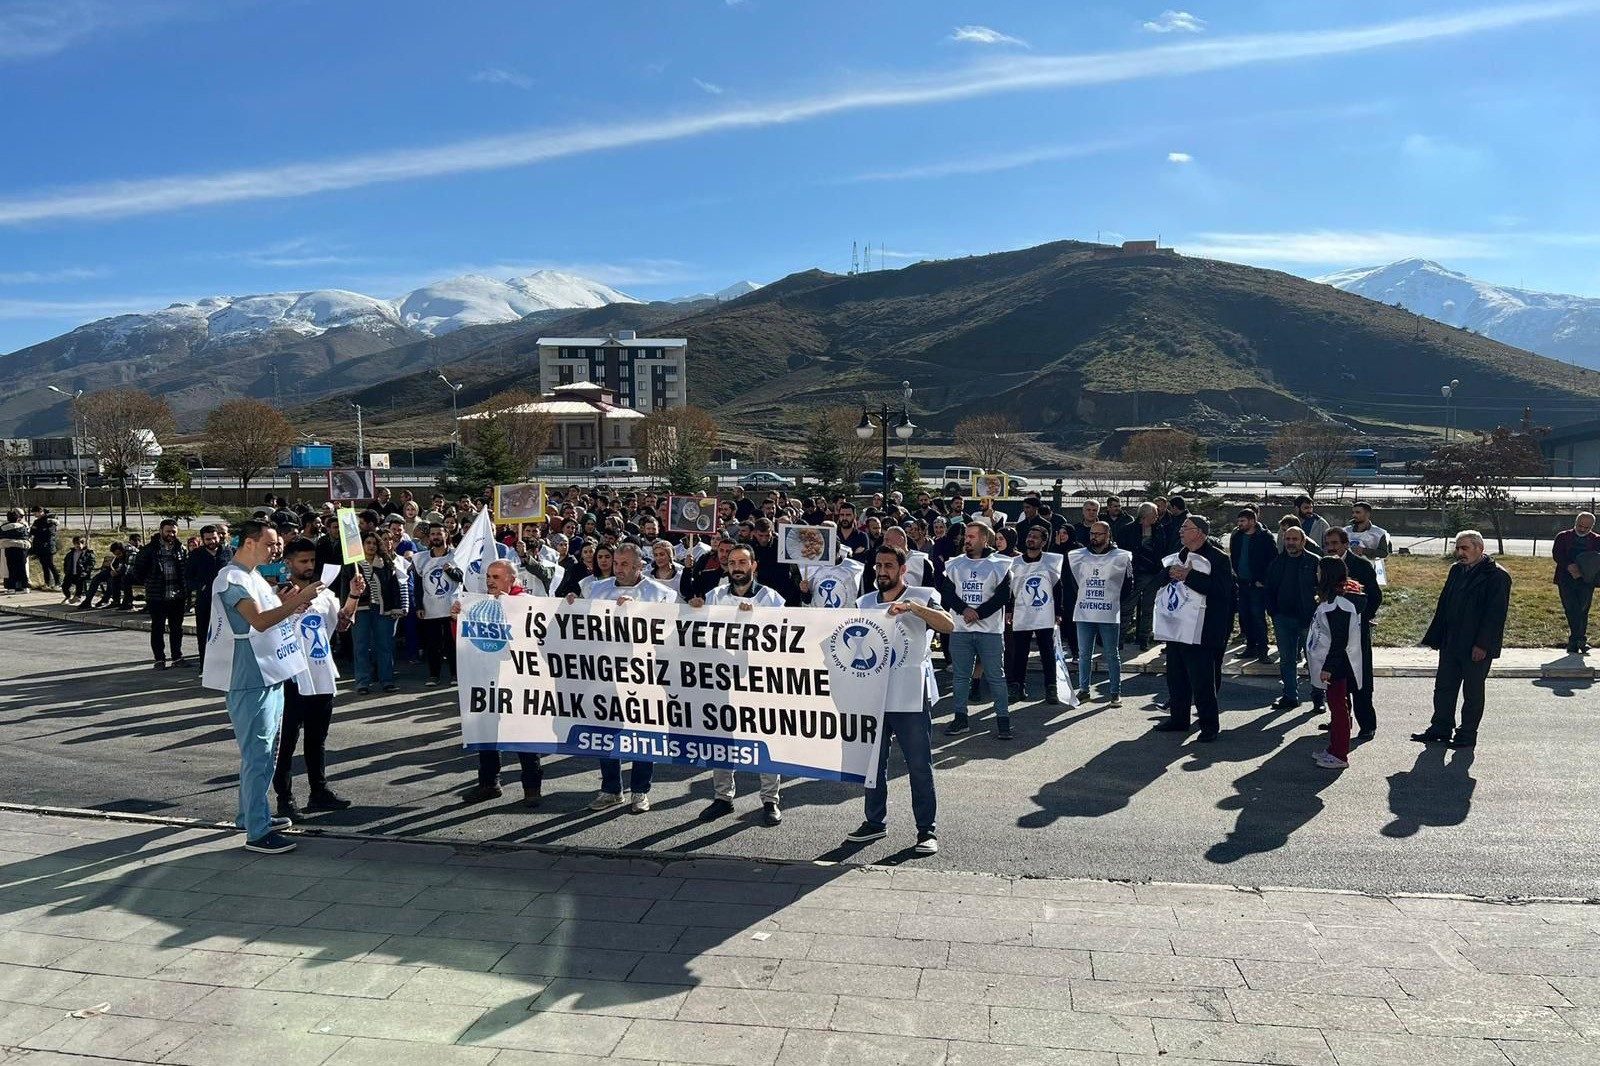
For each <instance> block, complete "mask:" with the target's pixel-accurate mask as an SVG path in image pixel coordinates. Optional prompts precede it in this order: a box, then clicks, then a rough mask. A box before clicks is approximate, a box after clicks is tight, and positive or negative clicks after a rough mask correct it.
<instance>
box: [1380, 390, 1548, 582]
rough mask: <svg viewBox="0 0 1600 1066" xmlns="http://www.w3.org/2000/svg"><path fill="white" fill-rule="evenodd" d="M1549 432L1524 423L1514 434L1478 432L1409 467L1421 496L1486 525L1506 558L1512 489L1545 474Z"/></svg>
mask: <svg viewBox="0 0 1600 1066" xmlns="http://www.w3.org/2000/svg"><path fill="white" fill-rule="evenodd" d="M1549 432H1550V430H1549V429H1547V428H1545V427H1543V426H1535V425H1533V424H1532V423H1531V421H1530V420H1529V419H1528V418H1526V417H1524V419H1523V423H1522V426H1521V427H1520V428H1518V429H1516V430H1512V429H1508V428H1506V427H1505V426H1497V427H1495V430H1494V432H1492V433H1485V432H1483V431H1482V430H1475V431H1474V432H1473V435H1472V436H1473V439H1472V440H1468V441H1462V442H1461V443H1459V444H1445V445H1441V446H1440V447H1438V448H1435V449H1434V450H1433V451H1432V453H1431V454H1430V455H1429V456H1428V458H1426V459H1423V460H1422V461H1421V462H1418V463H1414V464H1412V466H1411V472H1412V473H1414V474H1416V475H1417V481H1418V484H1417V495H1418V496H1420V497H1421V498H1422V499H1423V501H1424V502H1425V503H1427V505H1428V506H1430V507H1438V508H1439V509H1440V510H1444V509H1446V508H1449V507H1458V508H1460V510H1461V511H1462V513H1463V515H1464V516H1471V517H1472V518H1476V519H1487V520H1488V522H1489V526H1490V528H1491V529H1492V530H1493V531H1494V537H1495V541H1496V543H1497V544H1498V545H1499V549H1500V554H1501V555H1504V554H1505V551H1506V542H1505V525H1506V520H1507V519H1508V518H1510V516H1511V515H1513V514H1515V513H1516V510H1517V497H1516V496H1515V495H1514V494H1513V492H1512V487H1513V485H1514V484H1515V483H1516V479H1517V478H1519V477H1538V476H1539V475H1541V474H1543V473H1544V472H1545V460H1544V450H1543V448H1542V447H1541V446H1540V441H1541V440H1542V439H1543V438H1544V436H1545V434H1547V433H1549ZM1445 535H1446V536H1448V535H1449V534H1448V531H1446V532H1445Z"/></svg>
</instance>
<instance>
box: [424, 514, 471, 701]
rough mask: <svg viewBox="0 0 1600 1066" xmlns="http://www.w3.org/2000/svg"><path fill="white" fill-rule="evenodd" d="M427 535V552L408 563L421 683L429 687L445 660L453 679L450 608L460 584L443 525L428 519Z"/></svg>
mask: <svg viewBox="0 0 1600 1066" xmlns="http://www.w3.org/2000/svg"><path fill="white" fill-rule="evenodd" d="M427 537H428V552H427V554H426V555H417V556H414V557H413V558H412V564H413V565H414V566H415V568H416V571H417V586H418V588H419V589H421V601H422V602H421V604H420V605H419V606H418V608H417V616H418V620H419V621H420V623H421V627H422V655H423V658H424V659H425V660H426V661H427V663H428V680H426V681H424V682H423V684H424V685H426V686H427V687H429V688H432V687H434V686H435V685H437V684H438V683H439V681H440V679H441V677H442V676H443V673H444V664H445V663H449V664H450V680H451V682H452V683H454V682H455V679H456V638H455V635H454V634H453V633H452V632H451V630H450V607H451V605H452V604H453V603H455V598H456V590H457V589H458V588H460V587H461V571H460V570H459V569H458V568H457V567H456V562H455V557H454V556H453V554H452V553H451V551H450V544H449V542H448V541H447V540H446V539H445V532H444V526H443V524H441V523H439V522H429V523H428V526H427Z"/></svg>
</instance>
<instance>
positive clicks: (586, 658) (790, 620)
mask: <svg viewBox="0 0 1600 1066" xmlns="http://www.w3.org/2000/svg"><path fill="white" fill-rule="evenodd" d="M901 628H903V627H901V626H900V625H899V624H898V623H896V622H894V621H892V620H890V619H888V618H886V617H884V616H882V615H865V614H858V613H856V612H854V611H847V610H839V611H827V612H823V611H816V610H810V609H805V608H800V609H794V608H776V607H756V608H754V609H752V610H748V611H742V610H739V609H737V608H735V607H701V608H694V607H689V606H687V605H684V604H668V603H642V602H637V601H634V602H629V603H626V604H619V603H615V602H612V601H591V600H579V601H578V602H576V603H573V604H568V603H566V602H565V601H564V600H559V599H546V598H543V597H534V596H502V597H499V598H493V597H488V596H479V595H473V594H470V593H469V594H464V595H463V596H462V614H461V622H460V626H459V631H458V634H457V643H456V661H457V667H458V669H459V671H460V673H459V675H458V676H459V677H460V682H461V684H460V697H461V731H462V740H463V742H464V744H465V746H466V747H468V748H471V749H474V750H486V749H502V750H511V751H538V752H556V753H560V754H566V755H588V756H604V757H608V758H625V759H641V760H645V761H649V762H668V763H676V764H678V765H683V766H701V767H709V768H716V769H727V770H759V771H762V772H765V773H781V774H786V775H789V776H793V777H815V778H828V779H833V780H840V781H858V782H864V783H868V784H871V783H872V782H871V780H870V779H871V778H873V777H875V776H876V773H877V765H878V755H877V753H878V745H879V744H880V743H881V742H882V719H883V707H884V701H885V699H886V696H887V689H888V682H889V672H890V668H891V666H892V664H893V663H894V662H895V661H896V659H895V657H896V656H897V655H906V654H909V649H902V648H900V647H898V646H897V644H896V632H895V631H896V630H899V629H901ZM899 643H901V644H903V643H904V639H903V634H900V639H899Z"/></svg>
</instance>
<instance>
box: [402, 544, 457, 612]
mask: <svg viewBox="0 0 1600 1066" xmlns="http://www.w3.org/2000/svg"><path fill="white" fill-rule="evenodd" d="M411 561H412V565H413V566H414V567H415V568H416V571H417V587H418V588H419V589H421V591H422V617H424V618H449V617H450V605H451V604H452V603H454V602H455V598H456V593H457V592H458V591H459V590H460V588H461V586H459V585H457V584H456V583H455V581H453V580H452V579H451V578H450V575H448V574H446V573H445V570H446V568H448V567H452V566H455V565H456V563H455V557H454V556H453V555H451V554H450V553H449V552H446V553H445V554H444V555H440V556H434V555H432V554H431V553H430V554H418V555H416V556H414V557H413V558H412V560H411Z"/></svg>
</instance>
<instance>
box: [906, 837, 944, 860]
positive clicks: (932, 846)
mask: <svg viewBox="0 0 1600 1066" xmlns="http://www.w3.org/2000/svg"><path fill="white" fill-rule="evenodd" d="M911 850H912V851H914V852H916V853H917V854H918V855H937V854H938V853H939V838H938V837H936V836H934V835H933V834H932V833H918V834H917V845H916V847H914V848H912V849H911Z"/></svg>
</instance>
